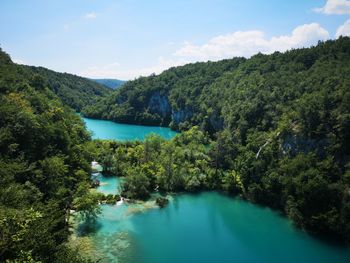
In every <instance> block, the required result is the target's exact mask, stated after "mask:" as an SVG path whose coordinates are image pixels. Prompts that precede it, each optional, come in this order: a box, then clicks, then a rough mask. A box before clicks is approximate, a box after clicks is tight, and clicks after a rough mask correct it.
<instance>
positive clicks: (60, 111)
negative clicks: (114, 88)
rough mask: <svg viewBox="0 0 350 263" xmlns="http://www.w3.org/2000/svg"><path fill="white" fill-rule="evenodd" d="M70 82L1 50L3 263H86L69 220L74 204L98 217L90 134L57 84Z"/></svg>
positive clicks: (0, 237)
mask: <svg viewBox="0 0 350 263" xmlns="http://www.w3.org/2000/svg"><path fill="white" fill-rule="evenodd" d="M36 70H37V72H38V73H39V74H40V75H39V74H34V72H35V71H36ZM46 73H47V74H48V75H47V76H46V75H45V74H46ZM53 76H56V77H57V78H60V76H61V77H62V78H61V79H58V80H57V82H56V80H54V79H51V77H53ZM66 77H68V78H66ZM69 78H70V76H68V75H67V76H65V75H63V74H56V73H52V72H51V71H47V70H44V69H30V68H28V67H23V66H19V65H16V64H14V63H12V61H11V59H10V57H9V56H8V55H7V54H6V53H4V52H2V51H1V50H0V164H1V166H0V261H1V262H5V261H6V262H28V263H32V262H60V263H61V262H83V261H82V260H81V259H80V258H79V257H78V254H77V253H76V251H72V250H71V249H70V248H69V246H67V245H66V241H67V239H68V236H69V229H68V222H67V220H68V215H69V210H70V209H72V207H74V209H77V211H78V212H79V213H81V214H82V215H83V216H86V217H87V218H88V217H90V215H92V216H94V215H95V214H96V213H97V212H98V207H97V199H96V197H95V196H94V195H93V194H92V193H90V191H89V188H90V182H89V179H90V175H89V174H90V172H91V171H90V169H91V168H90V162H91V158H92V157H91V156H90V153H89V150H88V148H89V144H90V143H91V141H90V134H89V133H87V131H86V129H85V126H84V123H83V122H82V120H81V119H80V117H79V116H78V115H77V114H76V113H75V112H74V111H73V110H72V109H71V108H69V107H68V106H65V105H64V104H62V102H61V100H60V98H59V97H58V96H57V95H56V94H55V93H54V92H53V87H52V86H49V85H50V83H51V84H52V83H53V84H55V83H56V84H58V83H62V84H63V83H65V81H68V80H69ZM72 78H73V79H72V80H73V81H74V80H76V79H74V77H72ZM51 80H52V82H50V81H51ZM83 82H84V81H83ZM83 82H82V83H81V84H83ZM77 87H79V85H78V86H77ZM92 87H93V86H92ZM66 98H67V97H66ZM76 102H78V101H76Z"/></svg>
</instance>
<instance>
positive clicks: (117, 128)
mask: <svg viewBox="0 0 350 263" xmlns="http://www.w3.org/2000/svg"><path fill="white" fill-rule="evenodd" d="M82 119H83V120H84V121H85V123H86V126H87V129H88V130H90V131H93V135H92V138H93V139H106V140H118V141H128V140H144V139H145V137H146V136H147V135H149V134H151V133H155V134H159V135H160V136H162V137H163V138H165V139H171V138H172V137H174V136H175V135H176V134H177V133H176V132H174V131H172V130H171V129H169V128H164V127H157V126H141V125H129V124H121V123H116V122H112V121H104V120H95V119H88V118H82Z"/></svg>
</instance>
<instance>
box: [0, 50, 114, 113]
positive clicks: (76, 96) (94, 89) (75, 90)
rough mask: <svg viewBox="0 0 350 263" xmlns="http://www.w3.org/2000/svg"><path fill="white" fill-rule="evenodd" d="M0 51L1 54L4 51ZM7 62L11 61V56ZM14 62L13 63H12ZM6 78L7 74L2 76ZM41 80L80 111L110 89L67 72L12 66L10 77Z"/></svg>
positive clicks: (65, 101)
mask: <svg viewBox="0 0 350 263" xmlns="http://www.w3.org/2000/svg"><path fill="white" fill-rule="evenodd" d="M0 52H1V56H4V54H5V53H3V52H2V51H0ZM6 56H7V57H8V59H9V63H12V61H11V58H10V57H9V56H8V55H6ZM13 64H14V63H13ZM4 77H5V78H8V76H4ZM22 78H25V79H27V80H30V81H33V83H34V82H35V81H37V82H42V85H45V86H48V87H49V88H50V89H51V90H52V91H53V92H54V93H55V94H56V95H57V96H58V97H59V98H60V99H61V100H62V102H63V103H65V104H66V105H68V106H70V107H71V108H73V109H75V110H76V111H80V110H81V109H82V108H83V107H84V106H87V105H91V104H94V103H95V102H96V101H97V99H98V98H101V97H104V96H106V95H108V94H109V93H110V92H111V90H110V89H109V88H107V87H105V86H104V85H101V84H98V83H96V82H94V81H92V80H90V79H87V78H83V77H79V76H76V75H72V74H68V73H58V72H55V71H53V70H49V69H46V68H43V67H34V66H26V65H16V66H15V67H13V74H12V79H13V80H16V79H17V80H18V79H22Z"/></svg>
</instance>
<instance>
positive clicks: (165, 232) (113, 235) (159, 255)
mask: <svg viewBox="0 0 350 263" xmlns="http://www.w3.org/2000/svg"><path fill="white" fill-rule="evenodd" d="M108 180H111V179H106V181H108ZM117 180H118V179H117ZM98 190H99V191H102V192H105V193H107V192H109V191H110V189H106V188H103V187H102V186H101V187H100V188H98ZM102 211H103V213H102V215H101V217H100V218H99V219H98V220H97V224H96V225H95V231H93V232H90V233H88V234H87V236H89V237H90V240H91V242H92V244H93V246H94V249H95V250H96V252H94V255H95V256H96V258H98V259H101V262H140V263H163V262H167V263H179V262H182V263H187V262H188V263H190V262H204V263H206V262H208V263H209V262H266V263H267V262H276V263H277V262H299V263H303V262H305V263H309V262H339V263H342V262H344V263H345V262H347V263H348V262H350V250H349V248H345V247H341V246H333V245H330V244H328V243H323V242H321V241H319V240H317V239H314V238H312V237H311V236H309V235H307V234H306V233H304V232H302V231H300V230H298V229H296V228H295V227H294V226H293V225H292V224H291V222H290V221H289V220H287V219H286V218H285V217H283V216H281V215H279V214H278V213H276V212H274V211H272V210H270V209H268V208H262V207H259V206H256V205H253V204H250V203H248V202H245V201H242V200H240V199H235V198H231V197H228V196H225V195H222V194H219V193H216V192H205V193H201V194H197V195H192V194H181V195H176V196H174V198H172V199H171V201H170V203H169V205H168V206H167V207H166V208H164V209H159V208H156V205H155V203H154V201H149V202H146V203H138V204H123V205H121V206H116V205H104V206H102ZM81 234H82V235H83V236H84V232H81Z"/></svg>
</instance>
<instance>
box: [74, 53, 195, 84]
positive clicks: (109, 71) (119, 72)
mask: <svg viewBox="0 0 350 263" xmlns="http://www.w3.org/2000/svg"><path fill="white" fill-rule="evenodd" d="M189 62H190V61H187V60H183V59H175V60H173V59H164V58H163V57H160V58H158V61H157V63H156V64H155V65H153V66H149V67H142V68H136V69H122V68H121V66H120V64H119V63H118V64H117V63H111V64H109V65H106V66H93V67H90V68H88V69H86V70H83V71H81V72H80V73H79V75H81V76H84V77H88V78H117V79H122V80H130V79H134V78H137V77H140V76H149V75H151V74H152V73H155V74H159V73H161V72H163V71H164V70H166V69H168V68H170V67H175V66H181V65H185V64H187V63H189Z"/></svg>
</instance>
